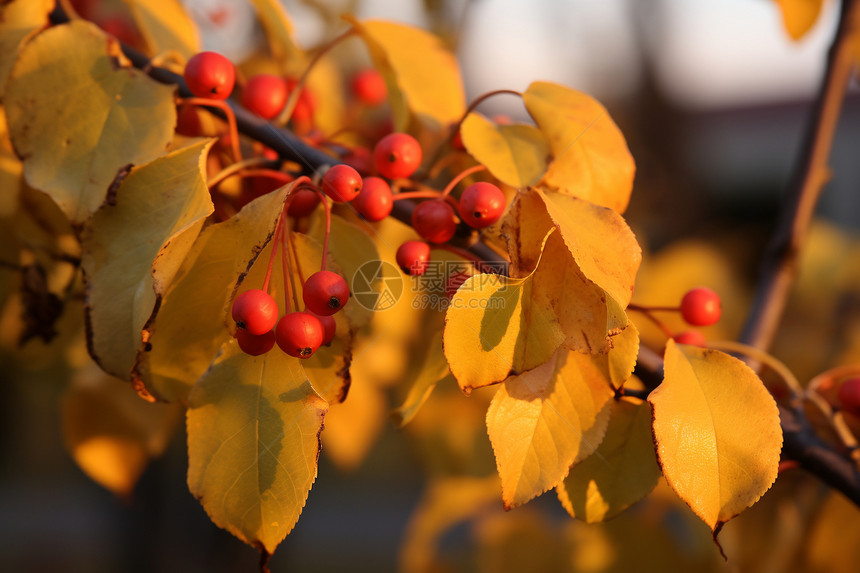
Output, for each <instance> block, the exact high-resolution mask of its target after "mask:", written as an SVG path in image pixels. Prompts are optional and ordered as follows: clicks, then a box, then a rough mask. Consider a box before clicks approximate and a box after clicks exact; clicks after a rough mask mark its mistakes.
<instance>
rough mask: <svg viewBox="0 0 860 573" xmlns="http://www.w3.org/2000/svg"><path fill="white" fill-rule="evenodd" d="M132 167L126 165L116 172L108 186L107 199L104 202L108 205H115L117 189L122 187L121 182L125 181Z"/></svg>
mask: <svg viewBox="0 0 860 573" xmlns="http://www.w3.org/2000/svg"><path fill="white" fill-rule="evenodd" d="M132 167H134V164H132V163H129V164H128V165H124V166H123V167H120V168H119V169H118V170H117V172H116V175H115V176H114V178H113V181H111V184H110V185H109V186H108V190H107V197H106V198H105V201H106V202H107V204H108V205H111V206H113V205H116V193H117V191H119V187H120V185H122V182H123V181H124V180H125V178H126V177H128V174H129V173H131V168H132Z"/></svg>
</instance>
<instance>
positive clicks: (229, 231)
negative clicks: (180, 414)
mask: <svg viewBox="0 0 860 573" xmlns="http://www.w3.org/2000/svg"><path fill="white" fill-rule="evenodd" d="M287 190H288V188H287V187H284V188H282V189H281V190H279V191H275V192H272V193H269V194H267V195H263V196H262V197H259V198H258V199H255V200H254V201H252V202H251V203H248V204H247V205H245V207H243V208H242V210H241V211H240V212H239V213H238V214H236V215H235V216H233V217H231V218H229V219H227V220H226V221H223V222H221V223H217V224H214V225H210V226H208V227H206V229H204V230H203V231H202V232H201V233H200V235H199V237H198V238H197V241H196V242H195V243H194V246H193V247H192V249H191V251H190V252H189V253H188V256H187V257H186V259H185V261H184V263H183V265H182V268H181V269H180V271H179V273H178V275H177V278H176V281H175V282H174V283H173V284H172V285H171V286H170V289H169V290H168V291H167V293H166V295H165V296H164V299H163V301H162V303H161V307H160V309H159V312H158V314H157V315H156V317H155V320H154V321H153V323H152V325H151V328H150V329H148V333H149V346H148V349H147V350H146V351H145V352H144V353H143V354H141V355H140V356H139V358H138V363H137V364H136V366H135V372H134V374H133V376H134V377H135V380H137V381H138V383H140V384H143V386H144V387H145V388H146V389H147V391H149V392H150V393H151V394H152V395H153V396H156V397H157V398H158V399H160V400H166V401H174V400H184V399H185V397H186V396H187V394H188V391H189V390H190V389H191V387H192V385H193V384H194V382H195V381H196V380H197V379H198V378H200V376H202V375H203V373H204V372H205V371H206V369H207V368H208V367H209V365H210V364H211V363H212V360H213V359H214V358H215V355H216V354H217V352H218V349H219V348H220V347H221V345H222V344H223V343H224V342H225V341H226V340H227V339H229V337H230V332H229V330H228V329H227V325H226V321H227V318H228V316H229V309H228V307H227V305H228V303H229V301H230V300H231V299H232V295H233V291H234V290H235V288H236V280H237V279H238V277H239V276H240V275H241V274H242V273H245V272H247V271H248V269H249V268H250V267H251V264H252V263H253V262H254V261H255V260H259V257H260V256H262V257H263V261H264V263H263V265H265V264H266V262H265V261H267V260H268V257H267V254H268V253H269V252H270V251H271V246H269V247H268V248H266V252H264V253H261V251H263V249H264V247H265V246H266V245H267V244H270V241H271V238H272V235H273V234H274V232H275V226H276V225H277V221H278V215H279V214H280V212H281V209H282V207H283V205H284V200H285V198H286V193H287ZM275 276H277V275H275ZM248 288H250V287H248Z"/></svg>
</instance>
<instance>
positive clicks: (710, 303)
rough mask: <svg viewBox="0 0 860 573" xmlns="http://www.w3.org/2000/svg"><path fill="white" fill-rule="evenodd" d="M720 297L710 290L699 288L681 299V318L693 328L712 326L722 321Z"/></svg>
mask: <svg viewBox="0 0 860 573" xmlns="http://www.w3.org/2000/svg"><path fill="white" fill-rule="evenodd" d="M721 312H722V310H721V308H720V295H718V294H717V293H715V292H714V291H712V290H711V289H709V288H705V287H698V288H694V289H692V290H690V291H687V294H685V295H684V298H682V299H681V316H682V317H683V318H684V320H685V321H686V322H687V324H692V325H693V326H710V325H711V324H714V323H716V322H717V321H718V320H719V319H720V314H721Z"/></svg>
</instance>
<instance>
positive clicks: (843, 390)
mask: <svg viewBox="0 0 860 573" xmlns="http://www.w3.org/2000/svg"><path fill="white" fill-rule="evenodd" d="M839 404H840V405H841V406H842V409H843V410H845V411H846V412H848V413H849V414H854V415H855V416H860V377H855V378H849V379H848V380H844V381H843V382H842V384H840V385H839Z"/></svg>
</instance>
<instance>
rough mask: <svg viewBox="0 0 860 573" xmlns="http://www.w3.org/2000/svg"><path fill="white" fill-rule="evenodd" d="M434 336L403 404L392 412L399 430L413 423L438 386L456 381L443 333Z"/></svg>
mask: <svg viewBox="0 0 860 573" xmlns="http://www.w3.org/2000/svg"><path fill="white" fill-rule="evenodd" d="M434 334H435V336H432V338H431V339H430V341H429V342H428V343H427V354H426V356H424V360H423V361H421V362H419V363H418V364H417V365H416V369H415V370H416V372H415V378H414V379H413V380H412V381H411V386H410V387H409V392H408V393H407V394H406V398H405V399H404V401H403V404H401V405H400V407H398V408H397V409H395V410H394V411H393V412H391V418H392V419H393V420H394V425H395V426H397V427H398V428H402V427H403V426H405V425H406V424H408V423H409V422H411V421H412V419H413V418H414V417H415V414H417V413H418V410H419V409H420V408H421V406H422V405H423V404H424V402H426V401H427V398H429V397H430V393H431V392H433V389H434V388H435V387H436V385H437V384H441V383H444V382H445V381H446V380H448V379H450V380H451V381H453V379H454V377H453V376H451V370H450V368H448V361H447V360H446V359H445V352H444V350H443V347H442V336H440V334H441V333H439V332H436V333H434Z"/></svg>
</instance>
